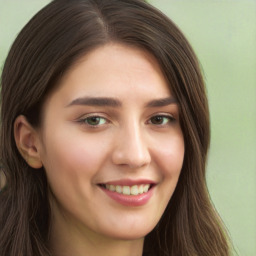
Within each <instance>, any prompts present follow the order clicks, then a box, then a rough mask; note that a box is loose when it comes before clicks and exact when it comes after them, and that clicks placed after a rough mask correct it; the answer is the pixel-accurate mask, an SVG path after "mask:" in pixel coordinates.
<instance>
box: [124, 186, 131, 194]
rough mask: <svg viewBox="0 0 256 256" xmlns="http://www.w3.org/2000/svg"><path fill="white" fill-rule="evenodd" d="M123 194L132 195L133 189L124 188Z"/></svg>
mask: <svg viewBox="0 0 256 256" xmlns="http://www.w3.org/2000/svg"><path fill="white" fill-rule="evenodd" d="M123 194H124V195H130V194H131V189H130V187H129V186H123Z"/></svg>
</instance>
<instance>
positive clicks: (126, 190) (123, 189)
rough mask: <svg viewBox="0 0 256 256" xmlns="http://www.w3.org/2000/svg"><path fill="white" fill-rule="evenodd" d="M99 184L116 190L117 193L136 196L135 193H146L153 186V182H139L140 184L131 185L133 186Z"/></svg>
mask: <svg viewBox="0 0 256 256" xmlns="http://www.w3.org/2000/svg"><path fill="white" fill-rule="evenodd" d="M100 186H101V187H103V188H105V189H106V190H109V191H112V192H116V193H118V194H123V195H131V196H137V195H141V194H144V193H147V192H148V191H149V190H150V189H151V188H152V187H153V184H140V185H133V186H121V185H113V184H100Z"/></svg>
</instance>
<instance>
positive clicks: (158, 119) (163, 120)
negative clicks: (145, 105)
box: [150, 115, 175, 125]
mask: <svg viewBox="0 0 256 256" xmlns="http://www.w3.org/2000/svg"><path fill="white" fill-rule="evenodd" d="M174 120H175V119H174V118H173V117H172V116H161V115H158V116H153V117H151V118H150V123H151V124H154V125H166V124H168V123H170V122H172V121H174Z"/></svg>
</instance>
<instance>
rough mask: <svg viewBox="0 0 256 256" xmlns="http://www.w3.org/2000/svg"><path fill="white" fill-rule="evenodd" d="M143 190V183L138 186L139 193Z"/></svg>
mask: <svg viewBox="0 0 256 256" xmlns="http://www.w3.org/2000/svg"><path fill="white" fill-rule="evenodd" d="M143 192H144V187H143V185H140V186H139V194H142V193H143Z"/></svg>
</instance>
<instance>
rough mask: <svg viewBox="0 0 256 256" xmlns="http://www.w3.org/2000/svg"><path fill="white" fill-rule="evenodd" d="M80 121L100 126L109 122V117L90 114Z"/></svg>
mask: <svg viewBox="0 0 256 256" xmlns="http://www.w3.org/2000/svg"><path fill="white" fill-rule="evenodd" d="M79 122H80V123H85V124H87V125H89V126H100V125H104V124H106V123H107V119H106V118H104V117H101V116H89V117H86V118H83V119H81V120H79Z"/></svg>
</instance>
